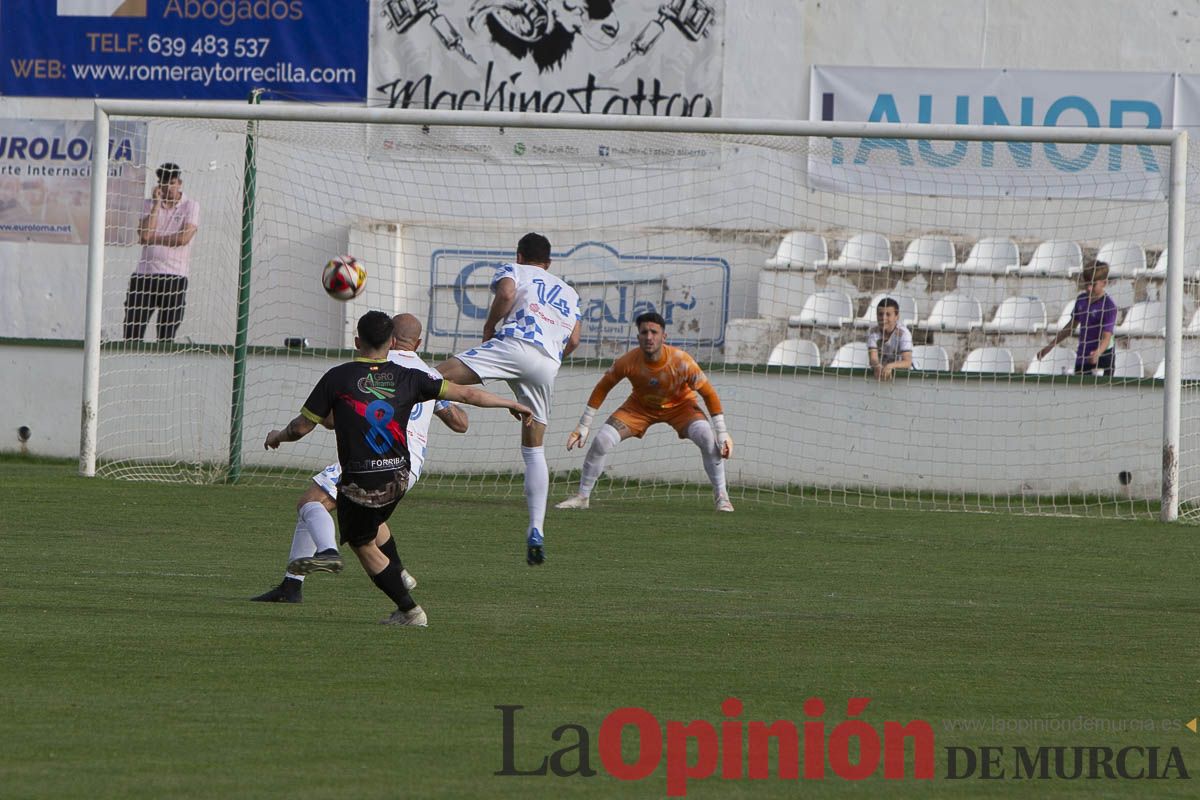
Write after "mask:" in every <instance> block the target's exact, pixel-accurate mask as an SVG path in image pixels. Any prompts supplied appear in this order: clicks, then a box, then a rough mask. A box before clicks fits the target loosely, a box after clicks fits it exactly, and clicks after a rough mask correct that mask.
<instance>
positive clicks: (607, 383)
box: [588, 344, 722, 414]
mask: <svg viewBox="0 0 1200 800" xmlns="http://www.w3.org/2000/svg"><path fill="white" fill-rule="evenodd" d="M622 378H628V379H629V382H630V383H631V384H633V393H632V394H630V395H629V400H627V401H626V402H627V403H629V402H633V403H636V404H638V405H640V406H642V407H643V408H645V409H646V410H648V411H652V412H653V411H664V410H667V409H672V408H676V407H677V406H681V405H683V404H684V403H689V402H690V403H694V402H695V401H696V394H697V393H699V394H700V396H701V397H703V398H704V405H705V406H707V407H708V413H710V414H720V413H722V412H721V400H720V398H718V397H717V393H716V391H715V390H714V389H713V387H712V384H710V383H709V382H708V378H706V377H705V376H704V371H703V370H702V369H700V365H699V364H697V363H696V360H695V359H693V358H692V357H691V356H690V355H689V354H688V353H687V352H685V351H683V350H680V349H679V348H677V347H671V346H670V345H667V344H664V345H663V348H662V358H660V359H659V360H658V361H656V362H655V363H653V364H651V363H650V362H648V361H646V357H645V355H643V354H642V351H641V349H640V348H634V349H633V350H630V351H629V352H628V353H626V354H625V355H623V356H621V357H620V358H618V359H617V360H616V361H614V362H613V364H612V366H611V367H609V368H608V372H605V373H604V375H603V377H601V378H600V382H599V383H597V384H596V388H595V389H592V395H591V397H589V398H588V405H589V406H590V407H592V408H599V407H600V404H601V403H603V402H604V398H605V397H607V396H608V393H609V391H610V390H611V389H612V388H613V387H614V386H616V385H617V384H618V383H620V382H621V379H622Z"/></svg>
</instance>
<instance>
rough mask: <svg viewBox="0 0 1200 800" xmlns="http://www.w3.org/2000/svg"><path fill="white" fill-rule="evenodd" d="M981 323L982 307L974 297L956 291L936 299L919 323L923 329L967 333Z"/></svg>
mask: <svg viewBox="0 0 1200 800" xmlns="http://www.w3.org/2000/svg"><path fill="white" fill-rule="evenodd" d="M982 325H983V309H982V308H981V307H980V305H979V301H978V300H976V299H975V298H974V297H970V296H968V295H965V294H959V293H957V292H955V293H953V294H948V295H946V296H945V297H943V298H942V299H941V300H938V301H937V303H936V304H935V305H934V307H933V311H932V312H930V314H929V316H928V317H926V318H925V322H924V323H923V324H922V325H921V327H922V329H924V330H935V331H949V332H958V333H967V332H969V331H972V330H974V329H976V328H979V327H981V326H982Z"/></svg>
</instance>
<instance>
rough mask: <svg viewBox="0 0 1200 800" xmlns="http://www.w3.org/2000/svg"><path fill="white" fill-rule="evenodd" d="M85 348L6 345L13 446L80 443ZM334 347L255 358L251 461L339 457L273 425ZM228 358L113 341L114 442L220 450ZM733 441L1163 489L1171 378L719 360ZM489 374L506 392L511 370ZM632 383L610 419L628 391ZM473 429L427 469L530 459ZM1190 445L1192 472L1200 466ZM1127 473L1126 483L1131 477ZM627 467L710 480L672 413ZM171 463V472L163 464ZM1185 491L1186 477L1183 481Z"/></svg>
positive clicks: (194, 453)
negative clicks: (1098, 378) (306, 354)
mask: <svg viewBox="0 0 1200 800" xmlns="http://www.w3.org/2000/svg"><path fill="white" fill-rule="evenodd" d="M81 359H82V354H81V351H80V350H78V349H72V348H58V347H55V348H47V347H7V348H4V349H3V350H0V385H5V386H26V387H36V388H33V389H31V390H29V391H23V392H19V393H16V394H17V396H16V397H15V398H13V399H11V400H10V401H9V403H10V406H9V409H8V413H7V414H6V418H7V419H8V421H9V426H10V433H9V434H7V435H6V436H4V437H3V438H0V449H3V450H15V449H16V448H17V444H16V441H15V431H16V428H17V427H18V426H20V425H26V426H28V427H29V428H30V429H31V430H32V433H33V436H32V438H31V439H30V442H29V449H30V452H33V453H35V454H38V455H48V456H63V457H71V456H75V455H76V454H77V453H78V444H79V418H80V415H79V391H80V383H79V379H78V376H79V374H80V370H81ZM333 363H335V362H334V361H328V360H323V359H316V358H300V357H285V356H269V357H254V358H252V359H251V362H250V370H249V375H250V380H249V383H248V386H247V405H246V418H245V419H246V421H245V432H244V438H245V457H246V463H247V464H249V465H258V466H263V467H295V468H297V469H305V470H307V469H312V470H314V471H315V470H316V469H319V468H320V467H323V466H324V465H325V464H326V463H330V462H332V461H334V460H336V457H335V451H334V441H333V436H332V435H331V434H329V433H327V432H324V431H317V432H314V433H313V434H311V435H310V436H309V437H308V438H307V439H305V440H304V441H302V442H299V443H295V444H293V445H287V446H284V447H283V448H281V449H280V450H279V451H275V452H265V451H264V450H263V449H262V447H261V442H262V439H263V437H264V436H265V435H266V433H267V431H269V430H270V429H271V428H274V427H281V426H282V425H284V424H286V423H287V421H288V420H290V419H291V418H292V417H293V416H295V414H296V413H297V412H298V410H299V408H300V406H301V404H302V403H303V401H304V398H305V397H306V396H307V394H308V392H309V390H310V389H311V387H312V385H313V384H314V383H315V382H316V380H317V378H318V377H319V376H320V375H321V373H322V372H323V371H324V370H325V369H326V368H328V367H329V366H331V365H332V364H333ZM597 372H598V370H597V369H596V367H595V366H584V365H581V366H567V367H564V369H563V370H562V372H561V373H560V375H559V378H558V383H557V385H556V388H555V396H554V404H553V409H552V419H553V422H552V425H551V428H550V432H549V434H548V436H547V441H546V453H547V458H548V461H549V465H550V468H551V470H554V471H566V470H571V469H578V468H579V466H580V465H581V463H582V459H581V456H580V455H579V453H578V452H574V453H570V454H568V453H567V452H566V450H565V447H564V445H565V442H566V437H567V434H568V433H569V432H570V430H571V428H572V427H573V424H574V421H575V420H576V419H577V415H578V414H579V412H580V410H581V409H582V408H583V406H584V401H585V399H586V397H587V394H588V392H589V391H590V390H591V388H592V386H593V384H594V383H595V380H596V376H597ZM230 373H231V367H230V361H229V359H228V357H222V356H214V355H209V354H200V353H186V352H183V353H176V354H173V355H153V354H141V355H132V354H126V355H117V356H113V357H111V358H106V360H105V379H104V381H103V384H102V402H103V403H104V406H105V408H106V411H105V413H104V415H103V416H102V419H101V424H100V438H99V442H100V452H101V455H102V457H103V458H116V457H121V458H133V459H149V460H153V461H159V462H162V461H170V460H172V459H179V460H181V461H193V460H197V459H199V460H203V461H213V462H217V463H223V462H224V461H225V453H226V447H227V443H228V441H229V412H228V409H229V397H230ZM711 377H712V379H713V382H714V385H716V386H717V387H718V389H719V391H720V394H721V398H722V401H723V403H724V405H725V408H726V417H727V419H728V421H729V426H730V431H731V433H732V435H733V437H734V439H735V441H736V442H737V450H736V457H735V458H734V459H733V460H731V461H730V462H729V466H728V470H729V480H730V483H731V484H733V485H736V486H742V487H747V486H760V487H784V486H789V485H792V486H796V485H803V486H823V487H871V488H872V489H875V490H878V491H887V490H889V489H903V490H906V491H909V492H925V493H928V492H934V491H937V492H964V493H979V494H983V495H991V494H993V493H995V494H1003V495H1029V496H1036V495H1052V494H1067V493H1072V494H1079V493H1101V494H1106V495H1109V496H1118V495H1120V496H1124V495H1128V496H1132V497H1146V498H1154V497H1156V496H1157V494H1158V491H1159V480H1160V477H1159V465H1160V464H1161V426H1162V410H1161V402H1162V401H1161V398H1162V392H1161V386H1159V385H1155V384H1154V383H1152V382H1139V383H1130V384H1127V385H1126V384H1111V385H1110V384H1107V383H1090V382H1087V383H1085V382H1079V381H1072V382H1064V381H1061V380H1059V381H1054V382H1041V383H1037V382H1033V381H1029V382H1026V381H1025V380H1024V379H1023V377H1022V376H1019V375H1014V376H1011V377H1009V376H1001V377H998V378H996V377H978V376H976V377H971V378H969V379H965V378H963V377H961V376H955V377H951V376H950V375H948V374H945V373H942V374H933V373H930V374H925V375H921V374H918V373H913V374H912V375H910V376H909V377H907V378H902V379H900V380H898V381H897V382H895V383H892V384H880V383H878V382H876V381H874V380H869V379H867V378H866V377H865V376H863V375H862V374H851V373H846V372H840V373H838V372H830V373H826V374H811V375H810V374H802V375H781V374H778V373H762V372H748V371H743V372H739V371H737V370H736V369H735V370H731V371H729V372H723V373H720V374H713V375H712V376H711ZM489 388H491V389H493V390H495V391H497V392H500V393H507V389H506V388H505V387H504V386H502V385H499V384H494V385H492V386H490V387H489ZM1189 394H1191V395H1192V396H1191V397H1189V399H1188V400H1187V401H1185V408H1184V437H1185V441H1188V440H1189V439H1192V440H1194V439H1193V437H1195V436H1196V435H1197V433H1200V425H1198V423H1197V421H1196V416H1197V415H1196V413H1195V412H1196V411H1197V406H1200V398H1196V397H1194V393H1189ZM624 397H625V391H624V389H623V387H618V389H617V390H616V391H614V392H613V394H612V395H611V396H610V397H609V398H608V400H607V401H606V403H605V404H604V406H603V409H602V412H601V414H600V415H599V417H598V418H599V419H600V420H603V419H605V418H606V415H607V414H608V413H609V411H610V410H611V409H613V408H615V407H616V406H617V405H618V404H619V403H621V402H622V401H623V400H624ZM468 411H469V413H470V417H471V430H470V432H469V433H468V434H467V435H466V436H455V435H451V434H450V433H448V432H445V431H436V429H437V427H438V426H436V425H435V431H436V432H435V433H434V434H433V436H432V439H431V442H432V444H431V447H430V456H429V460H428V461H427V467H426V469H427V470H428V472H429V473H430V474H436V473H439V472H441V473H445V472H452V473H472V472H508V473H519V472H520V471H521V464H520V456H519V454H518V451H517V447H516V437H517V430H516V427H515V425H514V424H513V422H512V421H511V419H510V418H509V417H508V416H507V415H506V414H504V413H501V412H498V411H487V410H482V409H468ZM1194 460H1195V459H1194V457H1193V456H1191V455H1188V454H1187V452H1186V451H1185V460H1184V463H1183V470H1182V471H1183V478H1184V486H1185V487H1187V489H1188V490H1189V491H1191V490H1193V489H1194V484H1195V479H1196V478H1197V477H1200V473H1198V472H1197V466H1196V465H1195V464H1193V463H1192V462H1193V461H1194ZM1122 472H1128V473H1129V474H1130V476H1131V477H1132V481H1131V483H1130V485H1129V486H1127V487H1125V486H1122V485H1121V483H1120V481H1119V476H1120V474H1121V473H1122ZM608 474H609V475H610V476H613V477H617V478H633V479H641V480H659V481H688V482H698V481H702V480H703V477H702V474H703V473H702V472H701V469H700V463H699V458H698V457H697V454H696V452H695V450H694V448H693V447H692V445H691V444H689V443H683V442H680V441H679V440H678V439H677V437H676V436H675V434H674V432H673V431H671V430H670V429H669V428H666V427H665V426H656V427H655V428H653V429H652V431H651V433H649V434H648V435H647V437H646V439H645V440H643V441H641V442H637V441H630V442H626V443H624V444H622V446H621V447H619V448H617V449H616V450H615V451H614V452H613V454H612V457H611V458H610V462H609V469H608ZM161 476H162V477H169V476H170V473H169V472H163V473H162V474H161ZM1186 497H1187V494H1185V498H1186Z"/></svg>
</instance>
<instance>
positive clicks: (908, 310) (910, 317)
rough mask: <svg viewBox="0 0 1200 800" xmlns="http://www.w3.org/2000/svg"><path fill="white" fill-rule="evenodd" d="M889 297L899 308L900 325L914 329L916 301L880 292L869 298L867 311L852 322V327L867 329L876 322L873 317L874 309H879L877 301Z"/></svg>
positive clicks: (904, 296) (912, 298)
mask: <svg viewBox="0 0 1200 800" xmlns="http://www.w3.org/2000/svg"><path fill="white" fill-rule="evenodd" d="M887 297H890V298H892V299H893V300H895V301H896V304H897V305H898V306H900V324H901V325H903V326H904V327H906V328H912V327H916V324H917V299H916V298H915V297H909V296H908V295H904V294H892V293H891V292H880V293H879V294H877V295H875V296H874V297H872V298H871V302H870V303H867V310H866V311H864V312H863V315H862V316H861V317H859V318H858V319H856V320H854V327H856V328H869V327H871V326H872V325H874V324H875V323H876V322H878V320H877V319H876V317H875V309H876V308H878V307H879V301H880V300H883V299H884V298H887Z"/></svg>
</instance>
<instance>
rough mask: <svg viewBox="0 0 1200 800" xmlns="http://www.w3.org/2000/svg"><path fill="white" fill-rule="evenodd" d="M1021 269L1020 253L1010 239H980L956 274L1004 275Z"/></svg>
mask: <svg viewBox="0 0 1200 800" xmlns="http://www.w3.org/2000/svg"><path fill="white" fill-rule="evenodd" d="M1020 268H1021V251H1020V250H1019V249H1018V248H1017V243H1016V242H1014V241H1013V240H1012V239H998V238H987V239H980V240H979V241H978V242H976V243H975V246H974V247H972V248H971V252H970V253H968V254H967V260H966V261H964V262H963V263H961V264H959V265H958V267H957V268H956V271H957V272H961V273H964V274H966V275H1005V274H1007V273H1009V272H1016V271H1017V270H1019V269H1020Z"/></svg>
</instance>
